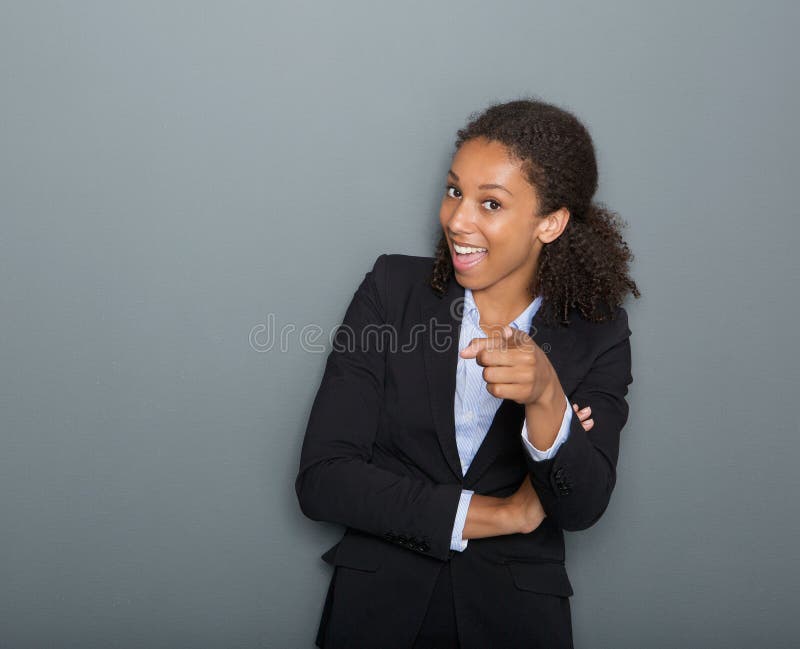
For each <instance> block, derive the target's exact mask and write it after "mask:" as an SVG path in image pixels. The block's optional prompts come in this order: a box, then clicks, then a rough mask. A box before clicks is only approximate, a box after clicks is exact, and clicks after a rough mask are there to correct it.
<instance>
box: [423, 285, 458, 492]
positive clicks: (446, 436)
mask: <svg viewBox="0 0 800 649" xmlns="http://www.w3.org/2000/svg"><path fill="white" fill-rule="evenodd" d="M420 306H421V316H422V318H421V322H422V324H423V325H424V330H425V335H424V336H423V340H422V346H423V354H424V357H425V369H426V374H427V377H428V394H429V395H430V400H431V413H432V414H433V421H434V424H435V426H436V434H437V437H438V438H439V445H440V446H441V447H442V453H444V457H445V459H446V460H447V464H448V465H449V466H450V469H451V470H452V472H453V475H455V476H456V478H457V479H458V480H459V482H461V481H462V480H463V475H462V472H461V460H460V458H459V456H458V445H457V444H456V424H455V412H454V410H453V409H454V408H455V395H456V368H457V367H458V335H459V332H460V329H461V315H462V310H463V307H464V287H463V286H461V285H460V284H459V283H458V282H456V281H455V279H453V278H452V277H451V278H450V282H449V283H448V285H447V291H446V292H445V294H444V295H443V296H441V297H440V296H438V295H437V294H436V293H434V292H433V289H430V290H428V291H425V299H424V300H423V301H422V303H421V305H420Z"/></svg>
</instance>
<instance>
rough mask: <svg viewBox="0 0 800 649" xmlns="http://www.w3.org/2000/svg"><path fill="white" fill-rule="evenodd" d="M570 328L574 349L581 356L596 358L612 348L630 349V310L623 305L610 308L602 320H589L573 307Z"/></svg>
mask: <svg viewBox="0 0 800 649" xmlns="http://www.w3.org/2000/svg"><path fill="white" fill-rule="evenodd" d="M569 328H570V329H571V330H572V331H573V333H574V337H573V341H574V344H575V350H574V351H575V352H576V353H577V354H578V355H579V356H582V357H585V358H595V357H597V356H599V355H600V354H603V353H605V352H607V351H609V350H611V349H620V348H622V347H625V348H628V349H630V341H629V339H630V336H631V330H630V327H629V325H628V312H627V310H626V309H625V307H623V306H617V307H614V308H613V309H608V311H607V313H606V318H605V319H604V320H601V321H593V320H587V319H586V318H584V317H583V316H582V315H581V314H580V312H579V311H578V310H577V309H575V308H573V309H571V310H570V324H569Z"/></svg>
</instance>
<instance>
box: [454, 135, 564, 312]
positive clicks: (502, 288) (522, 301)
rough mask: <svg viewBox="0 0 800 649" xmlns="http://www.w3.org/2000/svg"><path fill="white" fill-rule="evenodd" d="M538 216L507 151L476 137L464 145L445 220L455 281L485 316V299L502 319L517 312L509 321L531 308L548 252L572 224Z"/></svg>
mask: <svg viewBox="0 0 800 649" xmlns="http://www.w3.org/2000/svg"><path fill="white" fill-rule="evenodd" d="M538 213H539V200H538V197H537V194H536V190H535V188H534V187H533V186H532V185H531V184H530V183H529V182H528V180H527V178H526V176H525V174H524V172H523V171H522V168H521V164H520V162H519V161H517V160H515V159H513V158H512V157H511V155H510V151H509V149H508V148H507V147H506V146H505V145H504V144H501V143H499V142H496V141H491V140H487V139H485V138H475V139H472V140H467V141H466V142H464V143H463V144H462V145H461V147H460V148H459V149H458V151H457V152H456V153H455V155H454V156H453V161H452V164H451V167H450V171H449V172H448V176H447V186H446V191H445V194H444V196H443V197H442V204H441V208H440V210H439V221H440V222H441V225H442V230H443V231H444V234H445V237H446V238H447V242H448V245H449V247H450V255H451V258H452V260H453V270H454V271H455V278H456V281H457V282H458V283H459V284H460V285H461V286H463V287H465V288H469V289H471V290H472V292H473V293H474V294H475V300H476V303H478V307H479V309H480V310H481V313H482V315H483V310H482V309H481V306H482V304H480V300H483V302H484V304H486V305H487V306H489V307H490V309H491V311H492V312H494V313H497V314H499V316H498V317H501V316H502V317H508V315H507V314H508V313H511V314H512V315H511V316H510V319H513V318H514V317H516V315H518V313H517V312H516V310H517V308H519V312H521V311H522V310H523V309H524V308H525V307H526V306H527V305H528V304H529V303H530V300H531V297H530V294H529V293H528V286H529V285H530V282H531V280H532V279H533V276H534V272H535V270H536V267H537V262H538V259H539V254H540V252H541V250H542V247H543V246H544V244H545V243H549V242H550V241H553V240H554V239H556V238H557V237H558V236H559V235H560V234H561V232H562V231H563V230H564V228H565V227H566V225H567V219H568V217H569V212H568V211H567V210H566V209H565V208H562V209H560V210H557V211H556V212H553V213H552V214H550V215H545V216H544V217H538V216H536V215H537V214H538ZM461 246H466V247H467V248H466V250H465V249H462V247H461ZM476 248H478V249H480V250H477V251H476V250H474V249H476ZM461 253H464V254H461ZM479 295H481V297H480V298H479ZM519 305H521V307H520V306H519ZM504 314H505V315H504Z"/></svg>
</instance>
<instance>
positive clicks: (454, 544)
mask: <svg viewBox="0 0 800 649" xmlns="http://www.w3.org/2000/svg"><path fill="white" fill-rule="evenodd" d="M474 493H475V492H474V491H472V490H470V489H462V490H461V498H459V500H458V509H457V510H456V520H455V523H454V524H453V533H452V535H451V536H450V549H451V550H455V551H456V552H463V551H464V550H465V549H466V548H467V542H468V539H462V538H461V535H462V534H463V532H464V523H466V522H467V510H468V509H469V501H470V500H472V494H474Z"/></svg>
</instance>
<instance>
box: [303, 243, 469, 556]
mask: <svg viewBox="0 0 800 649" xmlns="http://www.w3.org/2000/svg"><path fill="white" fill-rule="evenodd" d="M387 262H388V260H387V255H380V256H379V257H378V258H377V260H376V261H375V264H374V265H373V268H372V270H371V271H369V272H368V273H367V274H366V275H365V277H364V279H363V281H362V282H361V284H360V286H359V287H358V289H357V290H356V292H355V295H354V296H353V298H352V301H351V302H350V305H349V306H348V308H347V311H346V313H345V317H344V321H343V323H342V325H341V326H340V327H339V328H338V330H337V331H336V333H335V335H334V339H333V344H332V350H331V352H330V354H329V355H328V358H327V362H326V365H325V371H324V373H323V376H322V380H321V383H320V386H319V389H318V391H317V394H316V397H315V399H314V402H313V404H312V407H311V412H310V415H309V418H308V424H307V427H306V432H305V437H304V440H303V445H302V449H301V453H300V468H299V472H298V474H297V478H296V480H295V491H296V494H297V498H298V501H299V504H300V509H301V510H302V512H303V514H305V515H306V516H307V517H309V518H311V519H312V520H317V521H327V522H332V523H339V524H342V525H346V526H349V527H352V528H355V529H358V530H361V531H363V532H367V533H369V534H373V535H376V536H379V537H382V538H383V539H385V540H386V541H389V542H392V543H397V544H399V545H401V546H402V547H405V548H407V549H409V550H413V551H416V552H420V553H422V554H426V555H428V556H432V557H435V558H439V559H442V560H444V559H446V558H447V557H448V553H449V551H450V542H451V534H452V526H453V521H454V520H455V517H456V511H457V509H458V505H459V501H460V498H461V491H462V490H461V485H460V484H436V483H433V482H430V481H427V480H424V479H420V478H416V477H411V476H407V475H400V474H397V473H394V472H392V471H389V470H386V469H384V468H381V467H378V466H376V465H374V464H373V463H372V462H371V458H372V447H373V443H374V441H375V435H376V432H377V430H378V426H379V421H380V413H381V403H382V400H383V398H384V390H383V386H384V374H385V364H386V350H385V349H384V348H385V347H386V345H385V343H384V344H380V343H379V342H378V341H379V340H380V339H382V338H383V335H381V331H383V330H385V329H386V327H389V326H390V325H389V324H388V323H387V309H386V307H387V303H386V300H387V293H386V288H387V267H386V266H387ZM376 334H377V335H376ZM384 340H385V339H384Z"/></svg>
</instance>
